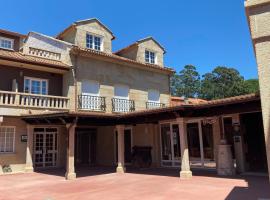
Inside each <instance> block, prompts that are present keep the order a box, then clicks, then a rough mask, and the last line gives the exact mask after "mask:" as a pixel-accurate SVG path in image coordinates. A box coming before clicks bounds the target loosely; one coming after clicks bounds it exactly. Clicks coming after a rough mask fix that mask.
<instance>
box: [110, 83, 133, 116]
mask: <svg viewBox="0 0 270 200" xmlns="http://www.w3.org/2000/svg"><path fill="white" fill-rule="evenodd" d="M114 97H115V98H114V99H113V109H114V111H115V112H129V111H130V109H131V106H132V103H131V101H129V87H128V86H127V85H116V86H115V87H114Z"/></svg>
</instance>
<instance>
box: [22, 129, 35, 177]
mask: <svg viewBox="0 0 270 200" xmlns="http://www.w3.org/2000/svg"><path fill="white" fill-rule="evenodd" d="M33 135H34V127H33V126H31V125H27V146H26V163H25V169H24V170H25V172H33V171H34V168H33V140H34V138H33Z"/></svg>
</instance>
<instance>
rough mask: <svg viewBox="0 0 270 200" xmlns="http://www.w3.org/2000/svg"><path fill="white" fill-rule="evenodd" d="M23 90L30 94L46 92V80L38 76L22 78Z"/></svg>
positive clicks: (45, 93) (43, 93)
mask: <svg viewBox="0 0 270 200" xmlns="http://www.w3.org/2000/svg"><path fill="white" fill-rule="evenodd" d="M24 92H25V93H31V94H42V95H47V94H48V80H46V79H39V78H30V77H25V78H24Z"/></svg>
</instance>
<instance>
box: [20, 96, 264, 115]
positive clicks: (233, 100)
mask: <svg viewBox="0 0 270 200" xmlns="http://www.w3.org/2000/svg"><path fill="white" fill-rule="evenodd" d="M259 100H260V95H259V94H258V93H252V94H247V95H241V96H236V97H229V98H224V99H218V100H212V101H206V102H202V103H198V104H193V105H192V104H185V105H179V106H169V107H163V108H156V109H150V110H140V111H134V112H129V113H98V112H86V111H85V112H80V111H77V112H74V111H65V112H58V113H57V112H56V113H40V114H27V115H23V116H22V117H23V118H35V117H56V116H83V117H101V118H102V117H105V118H114V119H124V118H125V117H136V116H144V115H149V114H160V113H166V112H174V111H181V110H182V111H184V110H189V109H193V110H194V109H205V108H207V109H208V108H209V109H211V107H217V106H223V105H232V104H238V103H247V102H251V101H259Z"/></svg>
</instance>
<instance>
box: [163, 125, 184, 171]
mask: <svg viewBox="0 0 270 200" xmlns="http://www.w3.org/2000/svg"><path fill="white" fill-rule="evenodd" d="M163 124H169V125H170V144H171V153H172V159H171V160H163V159H162V136H161V125H163ZM173 125H178V134H179V131H180V127H179V124H177V122H176V120H173V121H161V122H160V123H159V136H160V137H159V138H160V148H161V149H160V156H161V157H160V161H161V166H162V167H178V166H180V164H181V155H180V160H175V157H174V148H173V134H172V130H173ZM179 136H180V135H179ZM179 140H180V137H179ZM180 152H181V149H180ZM180 154H181V153H180ZM163 163H172V165H171V166H168V165H164V164H163Z"/></svg>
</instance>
